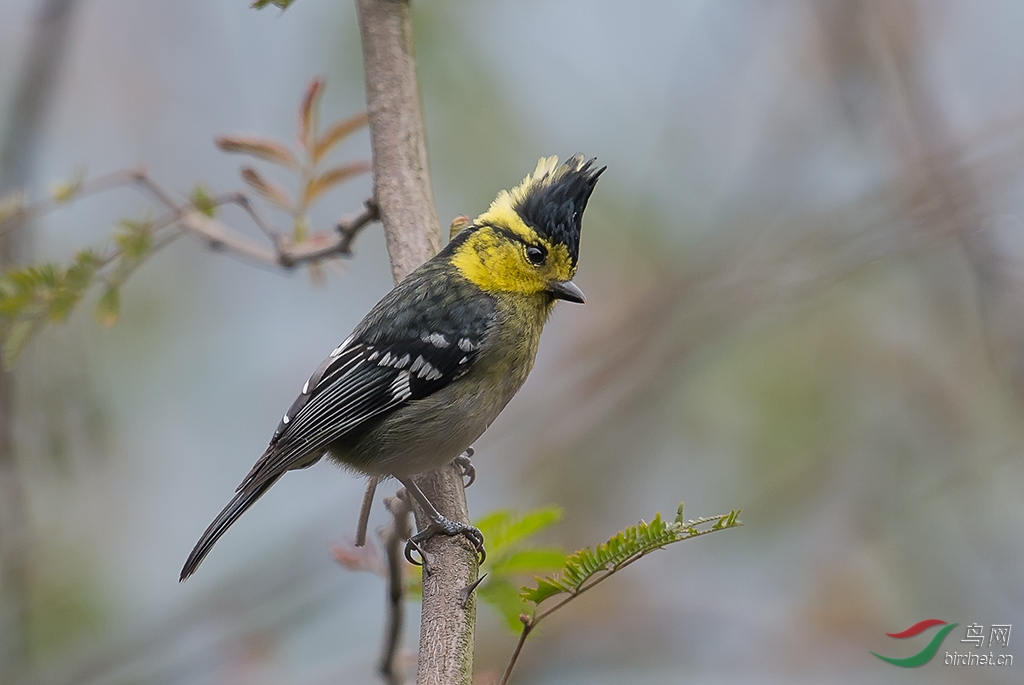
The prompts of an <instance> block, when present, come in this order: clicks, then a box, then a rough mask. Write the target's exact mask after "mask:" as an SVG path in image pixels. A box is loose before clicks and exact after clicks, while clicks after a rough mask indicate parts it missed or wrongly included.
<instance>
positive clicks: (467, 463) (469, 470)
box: [452, 447, 476, 488]
mask: <svg viewBox="0 0 1024 685" xmlns="http://www.w3.org/2000/svg"><path fill="white" fill-rule="evenodd" d="M474 454H476V451H475V450H474V449H473V448H472V447H467V448H466V451H465V452H463V453H462V454H460V455H459V456H457V457H455V459H453V460H452V464H454V465H455V466H456V468H458V469H459V470H461V471H462V477H463V478H464V479H465V487H467V488H468V487H469V486H470V485H472V484H473V483H475V482H476V467H475V466H473V461H472V459H473V455H474Z"/></svg>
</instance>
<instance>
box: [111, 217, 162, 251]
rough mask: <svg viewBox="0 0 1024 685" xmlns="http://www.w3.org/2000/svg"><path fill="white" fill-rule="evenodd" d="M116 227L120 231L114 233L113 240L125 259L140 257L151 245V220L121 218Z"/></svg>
mask: <svg viewBox="0 0 1024 685" xmlns="http://www.w3.org/2000/svg"><path fill="white" fill-rule="evenodd" d="M118 228H119V229H120V231H119V232H118V233H116V234H115V235H114V242H116V243H117V245H118V247H120V248H121V253H122V255H123V256H124V258H125V259H129V260H134V259H141V258H142V257H144V256H146V253H148V252H149V250H150V248H152V247H153V234H152V229H153V224H152V222H150V221H147V220H142V221H132V220H131V219H121V220H120V221H119V222H118Z"/></svg>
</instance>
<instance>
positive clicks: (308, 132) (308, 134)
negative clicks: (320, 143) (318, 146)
mask: <svg viewBox="0 0 1024 685" xmlns="http://www.w3.org/2000/svg"><path fill="white" fill-rule="evenodd" d="M323 90H324V80H323V79H322V78H315V79H313V80H312V81H310V82H309V87H308V88H306V94H305V96H303V98H302V105H301V106H300V107H299V141H300V142H301V143H302V146H303V147H305V148H306V150H308V151H310V154H312V150H313V144H314V141H315V140H316V135H317V129H318V128H319V122H318V121H317V117H318V115H319V113H320V95H321V94H322V93H323Z"/></svg>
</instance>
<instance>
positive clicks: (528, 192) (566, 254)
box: [451, 155, 605, 302]
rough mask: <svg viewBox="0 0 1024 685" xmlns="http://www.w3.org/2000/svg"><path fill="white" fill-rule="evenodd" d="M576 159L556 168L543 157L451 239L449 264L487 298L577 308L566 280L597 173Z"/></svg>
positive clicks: (574, 290)
mask: <svg viewBox="0 0 1024 685" xmlns="http://www.w3.org/2000/svg"><path fill="white" fill-rule="evenodd" d="M593 164H594V160H593V159H591V160H590V161H584V160H583V157H582V155H576V156H575V157H572V158H570V159H569V160H567V161H566V162H565V163H564V164H561V165H559V164H558V158H557V157H546V158H543V159H541V160H540V161H539V162H537V168H536V169H535V170H534V172H533V173H532V174H530V175H529V176H527V177H526V178H525V179H523V182H522V183H520V184H519V185H518V186H516V187H515V188H513V189H512V190H503V191H501V192H500V193H498V197H496V198H495V199H494V202H492V203H491V206H490V207H489V208H488V210H487V211H486V212H484V213H483V214H481V215H480V216H478V217H477V218H476V220H474V221H473V224H472V225H471V226H470V227H469V228H467V229H466V230H464V231H463V232H462V233H460V234H459V235H457V236H456V237H455V239H454V240H453V244H452V246H451V248H452V250H453V254H452V263H453V264H454V265H455V266H456V267H457V268H458V269H459V271H460V273H462V275H463V276H465V277H466V278H467V279H468V280H469V281H471V282H473V283H475V284H476V285H477V286H479V287H480V288H482V289H483V290H485V291H488V292H513V293H518V294H522V295H536V294H540V293H547V294H549V295H550V296H551V297H552V298H553V299H559V300H568V301H570V302H583V293H582V292H581V291H580V289H579V288H578V287H576V284H574V283H573V282H572V277H573V276H574V275H575V274H576V265H577V261H578V260H579V253H580V224H581V222H582V220H583V210H584V209H586V207H587V200H589V199H590V194H591V193H592V192H593V191H594V185H595V184H596V183H597V178H598V176H600V175H601V172H603V171H604V169H605V168H604V167H602V168H600V169H596V170H595V169H593Z"/></svg>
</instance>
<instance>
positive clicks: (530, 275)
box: [181, 155, 604, 580]
mask: <svg viewBox="0 0 1024 685" xmlns="http://www.w3.org/2000/svg"><path fill="white" fill-rule="evenodd" d="M593 164H594V160H590V161H584V159H583V157H582V156H580V155H576V156H575V157H572V158H571V159H569V160H568V161H566V162H565V163H564V164H562V165H559V164H558V158H557V157H548V158H545V159H541V160H540V161H539V162H538V164H537V168H536V170H535V171H534V172H533V173H532V174H530V175H529V176H527V177H526V178H525V179H524V180H523V182H522V183H520V184H519V185H518V186H516V187H515V188H514V189H512V190H511V191H502V192H501V193H499V194H498V197H497V198H496V199H495V200H494V202H492V203H491V206H490V208H488V210H487V211H486V212H484V213H483V214H481V215H480V216H478V217H477V218H476V220H474V221H473V222H472V224H470V225H469V226H467V227H466V228H465V229H463V230H462V231H461V232H460V233H458V234H457V235H456V236H455V237H454V238H453V239H452V240H451V242H449V243H448V245H447V246H446V247H445V248H444V249H443V250H441V251H440V252H439V253H438V254H437V255H436V256H434V257H433V258H432V259H430V260H429V261H427V262H426V263H425V264H423V265H422V266H420V267H419V268H418V269H416V270H415V271H413V272H412V273H411V274H409V276H408V277H407V278H405V280H403V281H402V282H401V283H399V284H398V286H396V287H395V288H394V290H392V291H391V292H390V293H388V294H387V295H386V296H385V297H384V299H382V300H381V301H380V302H379V303H378V304H377V305H376V306H375V307H374V308H373V309H372V310H370V313H369V314H367V315H366V318H364V319H363V320H362V322H360V324H359V325H358V326H356V329H355V331H353V333H352V335H350V336H349V337H348V338H346V339H345V341H344V342H343V343H341V344H340V345H338V346H337V347H336V348H334V350H333V351H332V352H331V354H330V355H329V356H328V357H327V359H325V360H324V361H323V363H322V364H320V366H319V367H318V368H317V369H316V371H314V372H313V375H312V376H310V377H309V380H307V381H306V384H305V385H304V386H303V387H302V392H301V394H300V395H299V396H298V398H297V399H296V400H295V402H294V403H293V404H292V406H291V407H290V408H289V409H288V411H287V412H286V413H285V415H284V417H283V418H282V419H281V423H280V424H279V425H278V427H277V431H275V433H274V436H273V438H271V440H270V446H269V447H267V450H266V452H264V453H263V456H262V457H260V459H259V460H258V461H257V462H256V465H255V466H253V468H252V470H251V471H250V472H249V475H247V476H246V477H245V479H244V480H243V481H242V484H241V485H239V486H238V489H237V490H236V492H235V496H234V497H233V498H232V499H231V501H230V502H228V505H227V506H226V507H224V510H223V511H221V512H220V514H218V515H217V518H215V519H214V521H213V523H211V524H210V527H209V528H207V529H206V532H205V533H203V536H202V537H201V538H200V539H199V542H198V543H196V546H195V548H194V549H193V550H192V553H191V554H190V555H189V557H188V560H187V561H186V562H185V566H184V568H182V570H181V580H184V579H185V578H188V577H189V576H190V575H192V573H194V572H195V570H196V568H197V567H198V566H199V564H200V563H201V562H202V561H203V559H204V558H205V557H206V555H207V553H209V551H210V549H211V548H212V547H213V545H214V543H215V542H217V540H218V539H219V538H220V536H221V535H223V534H224V532H225V531H226V530H227V529H228V527H229V526H230V525H231V524H232V523H234V522H235V521H236V520H237V519H238V517H239V516H241V515H242V513H243V512H244V511H245V510H246V509H248V508H249V507H250V506H252V504H253V503H254V502H255V501H256V500H257V499H259V497H260V496H261V495H262V494H263V493H264V492H266V491H267V489H268V488H270V486H271V485H273V484H274V483H275V482H277V479H278V478H280V477H281V476H282V475H284V474H285V472H287V471H290V470H292V469H301V468H305V467H307V466H311V465H312V464H314V463H316V462H317V461H319V460H320V458H321V457H322V456H324V455H329V456H330V457H331V458H332V459H333V460H335V461H337V462H339V463H340V464H341V465H342V466H345V467H347V468H349V469H352V470H353V471H357V472H360V473H364V474H368V475H371V476H376V477H381V478H383V477H390V476H393V477H395V478H397V479H398V480H399V481H400V482H401V483H402V484H403V485H404V486H405V487H406V489H407V490H408V491H409V492H410V493H411V494H412V495H413V497H415V498H416V500H417V501H418V502H419V504H420V506H422V507H423V509H424V511H425V512H426V513H427V514H428V516H429V518H430V519H431V525H430V526H429V527H428V528H426V529H425V530H423V531H421V532H420V533H418V534H417V535H416V536H414V538H413V540H414V541H415V542H420V541H422V540H424V539H426V538H427V537H429V536H430V535H433V534H437V533H442V534H445V535H457V534H462V535H465V536H466V537H467V538H468V539H469V540H470V542H472V543H473V545H474V546H475V547H476V548H477V550H478V551H479V552H481V554H482V553H483V537H482V536H481V535H480V532H479V531H478V530H476V529H475V528H472V527H471V526H468V525H466V524H463V523H458V522H453V521H450V520H448V519H446V518H444V517H443V516H442V515H441V514H440V513H439V512H438V511H437V509H436V508H435V507H434V506H433V505H432V504H431V503H430V501H429V500H428V499H427V498H426V496H424V494H423V492H422V491H421V490H420V489H419V488H418V487H417V486H416V484H415V483H414V482H413V481H412V480H411V478H410V477H411V476H414V475H416V474H418V473H422V472H425V471H430V470H433V469H437V468H440V467H441V466H444V465H445V464H448V463H449V462H451V461H453V460H454V459H455V458H457V457H458V456H459V455H461V454H462V453H463V452H464V451H465V450H466V449H467V448H469V446H470V445H471V443H473V441H475V440H476V439H477V438H478V437H480V435H481V434H482V433H483V432H484V430H486V428H487V427H488V426H489V425H490V424H491V422H492V421H494V419H495V418H496V417H497V416H498V414H499V413H500V412H501V410H502V409H504V408H505V405H506V404H508V402H509V400H511V399H512V397H513V396H514V395H515V394H516V392H518V391H519V388H520V387H521V386H522V385H523V383H524V382H525V381H526V377H527V375H529V373H530V369H531V368H532V367H533V361H534V357H535V356H536V354H537V345H538V342H539V340H540V334H541V330H542V329H543V328H544V323H545V321H546V320H547V318H548V316H549V315H550V313H551V310H552V308H553V307H554V304H555V302H556V301H558V300H566V301H569V302H579V303H582V302H583V301H584V299H583V293H582V292H581V291H580V289H579V288H578V287H577V286H576V285H575V284H574V283H573V282H572V278H573V276H574V275H575V274H576V267H577V261H578V259H579V245H580V224H581V221H582V217H583V210H584V209H585V208H586V206H587V201H588V200H589V199H590V195H591V193H592V192H593V190H594V185H595V184H596V183H597V179H598V177H599V176H600V175H601V172H603V171H604V168H603V167H602V168H600V169H594V168H593ZM407 556H409V550H408V548H407Z"/></svg>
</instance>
